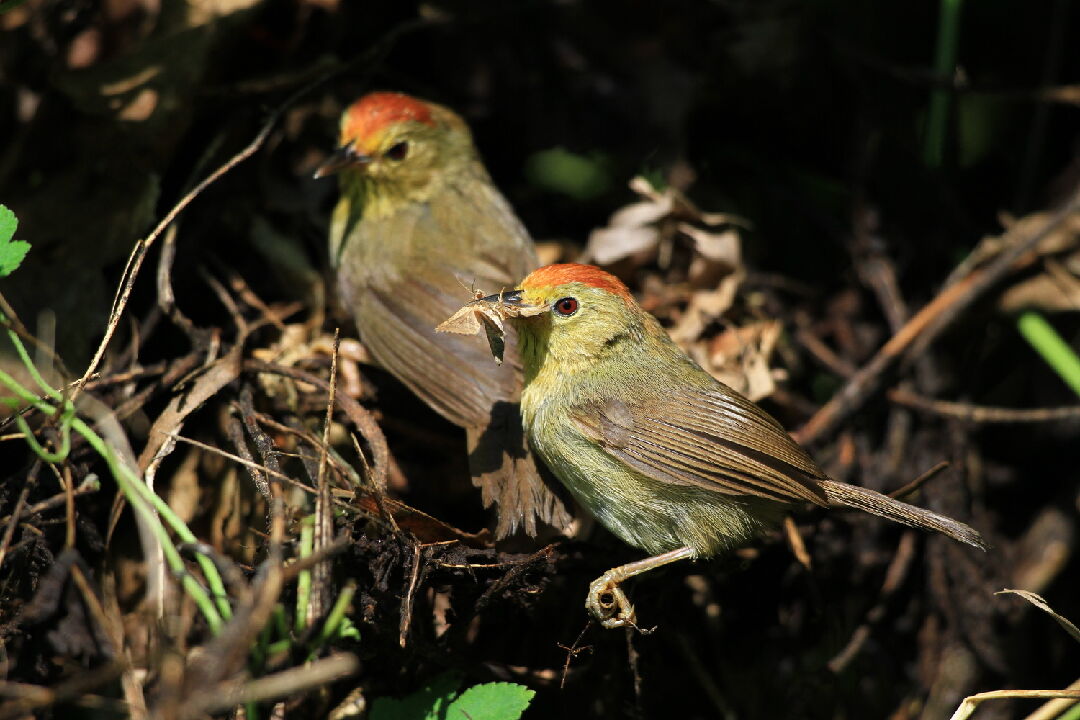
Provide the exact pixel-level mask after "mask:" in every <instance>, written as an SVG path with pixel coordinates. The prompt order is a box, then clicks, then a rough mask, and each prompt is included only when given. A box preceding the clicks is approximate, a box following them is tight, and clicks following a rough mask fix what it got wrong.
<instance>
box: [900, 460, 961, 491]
mask: <svg viewBox="0 0 1080 720" xmlns="http://www.w3.org/2000/svg"><path fill="white" fill-rule="evenodd" d="M947 467H949V461H948V460H942V461H941V462H939V463H938V464H937V465H935V466H934V467H932V468H930V469H929V470H927V471H926V472H924V473H923V474H922V475H920V476H919V477H917V478H915V479H914V480H912V481H911V482H909V483H908V484H907V485H904V486H902V487H900V488H898V489H896V490H893V491H892V492H891V493H889V497H891V498H895V499H901V498H906V497H907V496H908V495H910V494H912V493H913V492H915V491H916V490H918V489H919V488H921V487H922V486H923V485H925V484H926V483H927V482H929V481H930V480H931V479H932V478H934V477H936V476H937V474H938V473H940V472H941V471H942V470H944V469H945V468H947Z"/></svg>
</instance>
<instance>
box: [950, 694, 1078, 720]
mask: <svg viewBox="0 0 1080 720" xmlns="http://www.w3.org/2000/svg"><path fill="white" fill-rule="evenodd" d="M1009 698H1035V699H1043V698H1075V699H1077V700H1080V690H991V691H990V692H984V693H978V694H977V695H969V696H968V697H966V698H964V702H962V703H960V707H958V708H956V712H954V713H953V714H952V717H951V718H950V720H967V718H969V717H971V715H972V713H974V712H975V708H977V707H978V705H979V703H981V702H983V701H985V700H1003V699H1009Z"/></svg>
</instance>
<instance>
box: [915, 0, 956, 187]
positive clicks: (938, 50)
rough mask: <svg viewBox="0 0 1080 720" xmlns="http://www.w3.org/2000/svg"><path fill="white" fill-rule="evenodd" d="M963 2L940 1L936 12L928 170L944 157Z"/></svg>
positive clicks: (926, 154)
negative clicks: (936, 29) (936, 80)
mask: <svg viewBox="0 0 1080 720" xmlns="http://www.w3.org/2000/svg"><path fill="white" fill-rule="evenodd" d="M963 4H964V3H963V0H941V5H940V6H939V13H938V34H937V44H936V46H935V49H934V76H935V77H936V78H937V79H938V82H939V83H945V84H946V86H939V87H936V88H934V89H933V90H932V91H931V92H930V109H929V111H928V113H927V119H926V144H925V145H924V146H923V160H924V161H925V162H926V164H927V165H928V166H929V167H934V168H938V167H941V165H942V162H943V160H944V158H945V139H946V135H947V133H948V127H949V101H950V100H951V99H952V89H951V87H948V86H947V84H948V83H951V81H952V77H953V74H954V73H955V72H956V57H957V54H958V53H957V47H958V46H959V44H960V42H959V41H960V9H961V7H962V6H963Z"/></svg>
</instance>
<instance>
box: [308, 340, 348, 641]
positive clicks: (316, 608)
mask: <svg viewBox="0 0 1080 720" xmlns="http://www.w3.org/2000/svg"><path fill="white" fill-rule="evenodd" d="M340 345H341V337H340V333H339V331H338V330H336V329H335V330H334V352H333V354H332V355H331V356H330V389H329V391H327V393H326V418H325V419H324V421H323V435H322V442H321V443H320V444H319V472H318V475H317V476H316V478H315V544H314V546H313V549H314V550H319V549H320V548H322V547H323V546H324V545H326V544H328V543H329V542H330V540H331V538H332V537H333V535H334V518H333V514H332V513H333V503H332V501H331V498H330V484H329V483H328V482H327V480H326V466H327V462H328V460H327V459H328V457H329V454H330V453H329V448H330V426H331V425H333V423H334V400H335V398H336V396H337V370H338V348H339V347H340ZM312 575H313V577H312V589H313V592H312V594H311V602H310V604H309V605H308V607H307V615H308V626H309V627H310V626H312V625H314V624H315V621H316V619H318V618H321V617H322V616H323V613H324V609H325V606H326V597H327V595H328V594H329V593H330V568H329V566H328V565H327V564H326V563H320V564H319V565H316V566H315V569H314V570H313V572H312Z"/></svg>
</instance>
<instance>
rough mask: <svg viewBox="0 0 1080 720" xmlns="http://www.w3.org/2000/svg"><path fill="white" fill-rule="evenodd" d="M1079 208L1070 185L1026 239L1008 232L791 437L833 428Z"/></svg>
mask: <svg viewBox="0 0 1080 720" xmlns="http://www.w3.org/2000/svg"><path fill="white" fill-rule="evenodd" d="M1078 210H1080V184H1078V185H1077V186H1076V188H1075V189H1074V191H1073V194H1072V196H1071V197H1070V198H1069V201H1068V202H1066V203H1065V204H1064V205H1063V206H1061V207H1060V208H1059V209H1058V210H1057V211H1055V212H1054V213H1053V214H1052V215H1051V216H1050V217H1049V218H1048V219H1047V220H1046V222H1045V223H1043V225H1042V227H1040V228H1039V230H1038V231H1036V232H1033V233H1031V234H1030V235H1027V236H1026V237H1024V236H1020V237H1016V235H1017V234H1018V233H1014V232H1013V231H1010V232H1009V233H1007V234H1006V238H1007V239H1006V244H1008V245H1009V249H1008V250H1006V251H1004V252H1003V253H1002V254H1001V255H999V256H998V257H997V259H996V260H994V261H993V262H992V263H990V264H989V265H988V266H986V267H985V268H978V269H975V270H973V271H972V272H971V273H970V274H969V275H967V276H966V277H965V278H963V279H962V280H960V281H959V282H957V283H956V284H955V285H951V286H949V287H946V288H944V289H943V290H942V291H941V292H940V293H939V294H938V295H937V297H935V298H934V299H933V300H931V301H930V302H929V303H928V304H927V305H925V306H924V307H923V308H922V309H921V310H919V312H917V313H915V315H914V316H913V317H912V318H911V319H910V320H908V321H907V323H905V325H904V327H902V328H901V329H900V330H899V331H898V332H897V333H896V334H895V335H893V336H892V338H890V339H889V340H888V342H886V343H885V344H884V345H883V346H882V347H881V349H880V350H878V351H877V353H876V354H875V355H874V357H873V358H871V359H870V361H869V362H868V363H866V364H865V365H864V366H863V367H861V368H860V369H859V371H858V372H857V373H855V375H853V376H852V377H851V378H850V379H849V380H848V382H847V383H846V384H845V385H844V387H842V388H841V389H840V390H839V391H838V392H837V393H836V394H835V395H834V396H833V397H832V399H831V400H829V402H827V403H825V405H823V406H822V407H821V409H820V410H818V411H817V413H815V414H814V416H813V417H811V418H810V420H809V421H808V422H807V423H806V424H805V425H804V426H803V427H802V428H800V429H799V430H798V431H797V432H795V433H794V436H795V439H796V440H797V441H798V442H800V443H802V444H804V445H807V444H810V443H813V442H815V441H817V440H820V439H821V438H822V437H823V436H825V435H826V434H828V433H829V432H831V431H832V430H834V429H835V428H836V427H837V426H838V425H839V424H840V423H841V422H842V421H843V420H844V419H846V418H847V417H848V416H849V415H851V414H852V413H853V412H855V411H856V410H857V409H859V408H860V407H862V405H863V403H864V402H865V401H866V400H867V398H869V397H870V395H872V394H873V393H874V392H875V391H877V389H878V388H879V387H880V386H881V384H882V382H883V376H884V374H885V372H886V371H887V370H888V369H890V368H891V367H892V366H893V365H894V364H895V363H896V362H898V361H899V360H900V359H901V358H902V357H909V358H910V357H916V356H918V355H919V354H920V353H922V352H923V350H925V349H926V347H927V345H929V343H931V342H933V340H934V339H935V338H937V336H938V335H940V334H941V332H942V331H943V330H944V329H945V328H946V327H948V326H949V325H950V324H951V323H952V322H953V321H954V320H956V319H957V317H959V316H960V314H961V313H963V311H964V310H966V309H967V308H968V307H969V306H970V305H971V304H972V303H973V302H975V301H976V300H977V299H978V298H980V297H982V296H983V295H984V294H985V293H986V292H987V290H989V289H990V288H991V287H992V286H993V285H994V284H996V283H997V282H999V281H1000V280H1001V279H1002V278H1003V277H1005V276H1006V275H1007V274H1008V273H1009V272H1011V271H1012V270H1013V269H1014V265H1015V264H1016V263H1017V261H1018V260H1020V258H1021V257H1022V256H1023V255H1024V254H1025V253H1027V252H1028V251H1029V250H1030V249H1031V248H1033V247H1034V246H1035V245H1036V244H1037V243H1038V242H1039V241H1040V240H1042V239H1043V238H1044V237H1046V236H1047V235H1049V234H1050V233H1051V232H1053V231H1054V230H1055V229H1056V228H1057V227H1058V226H1060V225H1061V224H1062V223H1063V222H1064V221H1065V220H1066V219H1067V218H1068V217H1069V216H1071V215H1072V213H1074V212H1076V211H1078Z"/></svg>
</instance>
